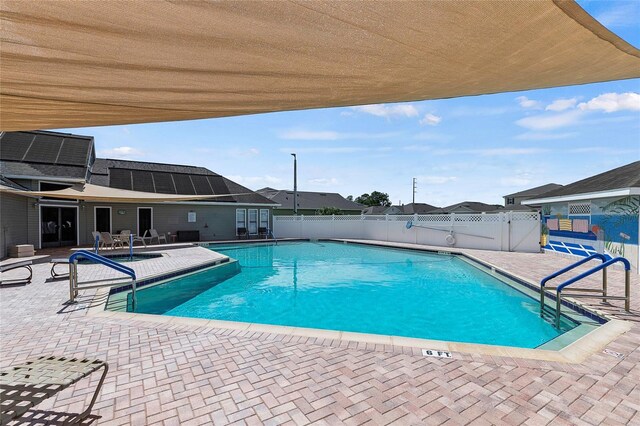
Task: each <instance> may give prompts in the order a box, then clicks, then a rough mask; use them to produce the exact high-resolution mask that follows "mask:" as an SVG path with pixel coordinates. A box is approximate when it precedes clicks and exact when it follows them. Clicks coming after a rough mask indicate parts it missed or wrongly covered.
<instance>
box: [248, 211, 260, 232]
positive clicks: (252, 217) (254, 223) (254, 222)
mask: <svg viewBox="0 0 640 426" xmlns="http://www.w3.org/2000/svg"><path fill="white" fill-rule="evenodd" d="M247 228H248V230H249V235H256V234H257V233H258V209H249V226H248V227H247Z"/></svg>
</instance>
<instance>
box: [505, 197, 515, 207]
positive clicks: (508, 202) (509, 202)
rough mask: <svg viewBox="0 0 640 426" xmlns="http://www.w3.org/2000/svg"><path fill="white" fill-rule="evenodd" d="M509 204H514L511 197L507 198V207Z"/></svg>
mask: <svg viewBox="0 0 640 426" xmlns="http://www.w3.org/2000/svg"><path fill="white" fill-rule="evenodd" d="M509 204H515V200H514V198H513V197H508V198H507V205H509Z"/></svg>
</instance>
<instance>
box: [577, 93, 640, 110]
mask: <svg viewBox="0 0 640 426" xmlns="http://www.w3.org/2000/svg"><path fill="white" fill-rule="evenodd" d="M578 108H580V109H581V110H583V111H604V112H616V111H626V110H628V111H640V93H634V92H627V93H605V94H602V95H600V96H597V97H595V98H593V99H591V100H590V101H588V102H582V103H580V104H579V105H578Z"/></svg>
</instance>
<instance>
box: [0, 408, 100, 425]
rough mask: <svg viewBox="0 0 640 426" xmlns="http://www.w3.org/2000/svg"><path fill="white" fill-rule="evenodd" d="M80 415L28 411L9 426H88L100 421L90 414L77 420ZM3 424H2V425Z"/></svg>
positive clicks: (97, 417)
mask: <svg viewBox="0 0 640 426" xmlns="http://www.w3.org/2000/svg"><path fill="white" fill-rule="evenodd" d="M79 414H80V413H62V412H56V411H47V410H29V411H27V412H26V413H24V414H23V415H22V417H19V418H17V419H15V420H13V421H11V422H10V423H9V426H13V425H16V426H17V425H20V426H30V425H33V426H36V425H37V426H42V425H47V426H62V425H65V426H66V425H79V426H89V425H91V424H94V423H95V422H96V421H97V420H99V419H101V418H102V417H101V416H97V415H94V414H90V415H88V416H87V417H85V418H83V419H78V415H79ZM2 424H4V423H2Z"/></svg>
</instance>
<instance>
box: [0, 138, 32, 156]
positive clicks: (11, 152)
mask: <svg viewBox="0 0 640 426" xmlns="http://www.w3.org/2000/svg"><path fill="white" fill-rule="evenodd" d="M33 138H34V135H33V134H32V133H24V132H10V133H5V134H3V135H2V136H1V137H0V159H2V160H14V161H21V160H22V157H24V154H25V153H26V152H27V149H29V145H31V141H32V140H33Z"/></svg>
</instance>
